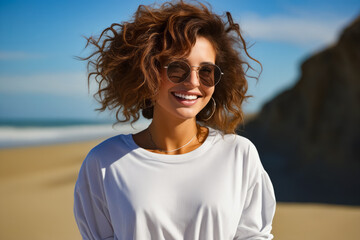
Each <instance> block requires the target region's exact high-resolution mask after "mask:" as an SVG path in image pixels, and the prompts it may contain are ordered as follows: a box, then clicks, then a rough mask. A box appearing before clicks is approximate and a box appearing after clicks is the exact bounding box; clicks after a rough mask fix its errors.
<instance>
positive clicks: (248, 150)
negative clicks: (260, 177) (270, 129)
mask: <svg viewBox="0 0 360 240" xmlns="http://www.w3.org/2000/svg"><path fill="white" fill-rule="evenodd" d="M210 133H211V134H213V135H215V137H214V141H213V146H212V148H213V149H214V150H215V151H217V152H221V153H222V155H223V156H225V155H226V157H227V158H232V159H234V161H236V162H237V164H241V165H242V167H244V168H246V169H258V170H260V171H262V169H263V166H262V164H261V161H260V157H259V154H258V151H257V149H256V147H255V145H254V144H253V143H252V142H251V141H250V140H249V139H247V138H245V137H243V136H240V135H237V134H222V133H221V132H220V131H218V130H214V129H212V130H211V131H210Z"/></svg>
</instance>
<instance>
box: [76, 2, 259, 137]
mask: <svg viewBox="0 0 360 240" xmlns="http://www.w3.org/2000/svg"><path fill="white" fill-rule="evenodd" d="M223 18H225V16H219V15H217V14H215V13H213V12H212V11H211V7H207V6H206V5H204V4H202V3H200V2H196V3H195V4H189V3H185V2H184V1H182V0H181V1H178V2H175V3H174V2H166V3H164V4H162V5H161V6H159V7H155V6H144V5H140V6H139V7H138V9H137V11H136V12H135V14H134V16H133V19H132V20H131V21H129V22H122V23H121V24H118V23H114V24H112V25H111V26H110V27H109V28H106V29H105V30H104V31H103V32H102V33H101V35H100V36H99V37H98V38H94V37H89V38H87V45H86V46H88V45H93V46H95V47H96V50H95V51H94V52H93V53H92V54H91V55H90V56H88V57H86V58H82V60H88V70H89V74H88V81H89V82H90V79H91V77H93V76H94V77H95V80H96V82H97V84H98V90H97V92H96V93H95V95H94V96H95V98H97V100H98V101H99V102H100V103H101V107H100V108H98V109H97V110H100V111H104V110H105V109H109V110H116V119H117V121H118V122H127V121H130V120H132V121H131V122H132V123H133V122H135V121H137V120H138V119H139V117H140V114H139V113H140V111H142V114H143V116H144V117H145V118H148V119H150V118H152V115H153V106H152V102H153V100H154V99H155V97H156V95H157V93H158V90H159V87H160V85H161V77H160V74H161V73H160V71H161V67H162V63H163V62H164V61H166V60H168V59H171V58H174V57H176V58H182V57H186V56H187V55H188V54H189V53H190V51H191V48H192V46H194V44H195V41H196V37H198V36H202V37H205V38H207V39H208V40H209V41H210V42H211V43H212V44H213V46H214V48H215V51H216V62H215V63H216V64H217V65H218V66H219V67H220V68H221V70H222V72H223V73H224V75H223V77H222V79H221V81H220V83H219V84H217V85H216V88H215V92H214V94H213V98H214V100H215V102H216V109H215V113H214V114H213V115H212V116H211V117H210V118H209V113H211V112H213V109H212V108H213V107H214V105H213V103H212V101H210V102H209V103H208V104H207V105H206V106H205V108H204V109H203V110H202V111H201V112H200V113H199V114H198V115H197V116H196V119H197V121H198V122H200V123H202V124H204V125H206V126H210V127H213V128H215V129H219V130H221V131H222V132H223V133H233V132H234V131H235V129H236V127H237V126H238V124H240V123H242V122H243V111H242V103H243V101H244V100H245V99H246V98H248V97H249V96H247V95H246V92H247V88H248V84H247V79H246V77H247V75H246V71H247V70H248V69H249V68H250V69H253V68H252V67H251V66H250V65H249V63H248V62H247V61H245V59H244V58H245V57H248V58H250V59H251V60H253V61H255V62H257V63H258V64H260V63H259V62H258V61H257V60H256V59H254V58H252V57H251V56H250V55H249V53H248V51H247V46H246V42H245V40H244V38H243V37H242V35H241V33H240V28H239V25H238V24H237V23H234V21H233V19H232V17H231V14H230V13H229V12H226V21H225V20H223ZM243 53H245V54H243ZM260 66H261V64H260ZM120 116H122V117H123V119H120ZM208 118H209V119H208Z"/></svg>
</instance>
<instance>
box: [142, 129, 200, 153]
mask: <svg viewBox="0 0 360 240" xmlns="http://www.w3.org/2000/svg"><path fill="white" fill-rule="evenodd" d="M148 132H149V136H150V140H151V142H152V144H153V145H154V146H155V147H156V149H157V150H159V151H160V152H164V153H171V152H175V151H177V150H179V149H182V148H184V147H186V146H187V145H189V144H190V143H191V142H192V141H193V140H194V138H195V137H196V135H197V134H195V135H194V136H193V137H192V138H191V139H190V141H188V142H187V143H186V144H185V145H183V146H181V147H179V148H176V149H172V150H169V151H167V150H162V149H160V148H158V147H157V145H156V144H155V142H154V140H153V138H152V135H151V132H150V130H149V129H148Z"/></svg>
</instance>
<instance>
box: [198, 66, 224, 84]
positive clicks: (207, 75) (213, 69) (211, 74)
mask: <svg viewBox="0 0 360 240" xmlns="http://www.w3.org/2000/svg"><path fill="white" fill-rule="evenodd" d="M220 75H221V71H220V69H219V67H217V66H216V65H211V64H206V65H203V66H201V68H200V70H199V77H200V79H201V82H202V83H203V84H204V85H206V86H214V85H215V84H216V83H217V82H218V81H219V80H220V77H221V76H220Z"/></svg>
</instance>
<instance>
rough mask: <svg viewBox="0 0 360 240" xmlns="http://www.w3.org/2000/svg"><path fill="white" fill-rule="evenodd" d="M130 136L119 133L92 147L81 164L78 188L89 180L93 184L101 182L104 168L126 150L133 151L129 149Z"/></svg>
mask: <svg viewBox="0 0 360 240" xmlns="http://www.w3.org/2000/svg"><path fill="white" fill-rule="evenodd" d="M129 138H131V135H117V136H114V137H111V138H108V139H106V140H105V141H103V142H101V143H100V144H98V145H97V146H95V147H94V148H92V149H91V150H90V152H89V153H88V154H87V156H86V158H85V160H84V161H83V163H82V165H81V168H80V171H79V176H78V180H77V183H76V186H77V188H79V186H81V185H88V182H92V183H93V184H97V183H98V182H101V179H102V177H103V176H102V175H103V171H102V169H106V168H107V167H108V166H110V165H111V164H112V163H114V162H115V161H117V160H118V159H119V158H121V156H122V155H124V152H129V151H131V150H129V149H131V148H130V145H129V143H128V141H129Z"/></svg>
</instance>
